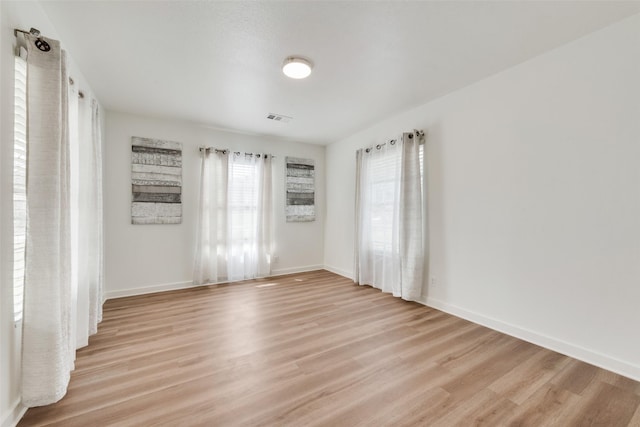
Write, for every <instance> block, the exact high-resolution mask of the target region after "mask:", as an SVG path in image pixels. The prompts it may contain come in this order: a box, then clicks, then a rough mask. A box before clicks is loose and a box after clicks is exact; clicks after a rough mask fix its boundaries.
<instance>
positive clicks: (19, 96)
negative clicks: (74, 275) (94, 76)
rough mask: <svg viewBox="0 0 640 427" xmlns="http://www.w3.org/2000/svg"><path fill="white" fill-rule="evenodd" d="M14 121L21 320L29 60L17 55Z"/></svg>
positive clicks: (16, 314)
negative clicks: (27, 61) (26, 60)
mask: <svg viewBox="0 0 640 427" xmlns="http://www.w3.org/2000/svg"><path fill="white" fill-rule="evenodd" d="M14 74H15V87H14V124H13V135H14V140H13V320H14V321H15V322H20V321H21V320H22V304H23V297H24V251H25V245H26V240H27V235H26V228H27V63H26V62H25V60H24V59H23V58H21V57H20V56H16V58H15V73H14Z"/></svg>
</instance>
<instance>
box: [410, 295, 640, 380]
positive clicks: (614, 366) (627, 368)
mask: <svg viewBox="0 0 640 427" xmlns="http://www.w3.org/2000/svg"><path fill="white" fill-rule="evenodd" d="M423 303H424V304H426V305H428V306H429V307H433V308H437V309H438V310H441V311H444V312H445V313H449V314H453V315H454V316H457V317H461V318H463V319H466V320H469V321H471V322H473V323H477V324H479V325H482V326H486V327H488V328H491V329H494V330H496V331H499V332H502V333H505V334H507V335H511V336H513V337H516V338H520V339H521V340H524V341H527V342H530V343H533V344H536V345H539V346H541V347H544V348H547V349H549V350H552V351H555V352H558V353H561V354H565V355H567V356H570V357H573V358H574V359H578V360H582V361H583V362H586V363H589V364H591V365H595V366H598V367H600V368H603V369H606V370H608V371H612V372H615V373H617V374H620V375H623V376H625V377H628V378H631V379H634V380H636V381H640V365H636V364H633V363H630V362H626V361H624V360H619V359H616V358H614V357H611V356H607V355H605V354H601V353H598V352H595V351H592V350H589V349H586V348H583V347H580V346H577V345H574V344H570V343H567V342H565V341H561V340H558V339H556V338H553V337H549V336H547V335H543V334H540V333H538V332H535V331H531V330H529V329H524V328H521V327H519V326H516V325H512V324H510V323H505V322H503V321H501V320H498V319H494V318H491V317H488V316H485V315H482V314H480V313H476V312H473V311H469V310H466V309H464V308H460V307H457V306H455V305H452V304H449V303H446V302H444V301H440V300H436V299H433V298H429V297H427V299H426V301H423Z"/></svg>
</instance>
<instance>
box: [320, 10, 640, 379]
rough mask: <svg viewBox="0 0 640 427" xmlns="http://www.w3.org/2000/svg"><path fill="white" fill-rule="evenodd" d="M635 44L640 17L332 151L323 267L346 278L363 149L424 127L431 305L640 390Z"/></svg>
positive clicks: (639, 143) (639, 97) (639, 137)
mask: <svg viewBox="0 0 640 427" xmlns="http://www.w3.org/2000/svg"><path fill="white" fill-rule="evenodd" d="M638 46H640V15H636V16H634V17H631V18H629V19H626V20H624V21H621V22H620V23H618V24H614V25H612V26H610V27H607V28H605V29H603V30H601V31H599V32H596V33H593V34H591V35H588V36H586V37H584V38H582V39H579V40H577V41H575V42H572V43H570V44H568V45H565V46H563V47H561V48H558V49H556V50H554V51H551V52H548V53H546V54H543V55H541V56H539V57H537V58H534V59H532V60H530V61H528V62H526V63H523V64H521V65H519V66H517V67H514V68H512V69H509V70H507V71H504V72H502V73H499V74H497V75H495V76H493V77H490V78H488V79H486V80H483V81H481V82H479V83H476V84H474V85H472V86H469V87H467V88H464V89H462V90H460V91H457V92H455V93H452V94H450V95H448V96H445V97H443V98H440V99H438V100H436V101H433V102H430V103H427V104H425V105H422V106H420V107H417V108H415V109H413V110H411V111H408V112H405V113H403V114H399V115H397V116H394V117H392V118H389V119H388V120H385V121H384V122H381V123H379V124H377V125H375V126H373V127H371V128H368V129H365V130H363V131H361V132H359V133H357V134H355V135H353V136H351V137H349V138H346V139H345V140H343V141H339V142H337V143H334V144H332V145H330V146H329V147H328V148H327V154H326V160H327V218H326V231H325V264H326V265H327V266H328V267H329V268H330V269H332V270H334V271H336V272H342V273H343V274H345V275H347V276H351V274H352V263H353V255H352V248H353V218H354V211H353V196H354V188H353V183H354V176H355V175H354V174H355V172H354V163H355V161H354V152H355V150H356V149H357V148H359V147H363V146H368V145H370V144H373V143H375V142H378V141H383V140H384V139H385V138H388V137H390V136H393V135H395V134H396V133H398V132H401V131H403V130H409V129H413V128H422V129H425V130H426V131H427V132H428V137H427V155H428V159H427V164H428V176H427V179H428V192H429V197H430V200H429V204H430V205H429V206H430V207H429V209H430V212H429V213H430V218H429V229H430V234H431V238H430V244H429V251H430V257H431V259H430V270H431V271H430V276H432V277H434V278H435V279H436V283H435V285H429V286H428V299H427V300H426V302H427V303H428V304H429V305H433V306H436V307H439V308H442V309H444V310H445V311H449V312H452V313H454V314H458V315H461V316H462V317H467V318H469V319H472V320H475V321H476V322H479V323H483V324H486V325H488V326H491V327H494V328H496V329H499V330H503V331H505V332H507V333H511V334H513V335H516V336H520V337H522V338H525V339H528V340H530V341H534V342H537V343H539V344H542V345H545V346H547V347H550V348H553V349H555V350H558V351H561V352H564V353H567V354H570V355H573V356H574V357H578V358H581V359H583V360H586V361H589V362H591V363H594V364H598V365H600V366H603V367H605V368H608V369H611V370H614V371H617V372H620V373H623V374H625V375H628V376H630V377H632V378H635V379H638V380H640V340H638V331H637V329H638V325H640V310H639V309H638V302H639V301H640V79H638V76H640V49H639V48H638ZM425 78H428V76H425Z"/></svg>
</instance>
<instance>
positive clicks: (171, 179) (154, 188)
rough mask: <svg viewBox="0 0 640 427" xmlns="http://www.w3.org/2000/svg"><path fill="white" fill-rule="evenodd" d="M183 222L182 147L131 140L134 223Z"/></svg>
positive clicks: (154, 141)
mask: <svg viewBox="0 0 640 427" xmlns="http://www.w3.org/2000/svg"><path fill="white" fill-rule="evenodd" d="M181 222H182V144H181V143H179V142H172V141H162V140H159V139H151V138H140V137H137V136H134V137H132V138H131V223H132V224H180V223H181Z"/></svg>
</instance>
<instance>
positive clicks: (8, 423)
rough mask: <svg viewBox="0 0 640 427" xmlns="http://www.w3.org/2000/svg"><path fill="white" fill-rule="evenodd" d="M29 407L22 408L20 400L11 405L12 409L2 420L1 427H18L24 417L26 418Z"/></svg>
mask: <svg viewBox="0 0 640 427" xmlns="http://www.w3.org/2000/svg"><path fill="white" fill-rule="evenodd" d="M27 409H28V408H27V407H25V406H22V404H21V403H20V400H16V401H15V402H14V403H13V405H11V409H10V410H9V412H8V413H7V414H6V415H5V416H4V418H3V419H2V423H0V426H1V427H16V426H17V425H18V423H19V422H20V420H21V419H22V417H24V414H25V412H27Z"/></svg>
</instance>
